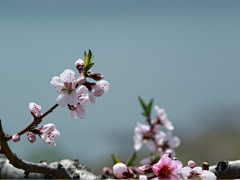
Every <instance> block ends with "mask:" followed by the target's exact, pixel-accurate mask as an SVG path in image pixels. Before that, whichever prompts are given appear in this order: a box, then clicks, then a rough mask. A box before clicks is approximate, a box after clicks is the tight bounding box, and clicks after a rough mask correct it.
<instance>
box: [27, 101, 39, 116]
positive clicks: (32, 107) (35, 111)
mask: <svg viewBox="0 0 240 180" xmlns="http://www.w3.org/2000/svg"><path fill="white" fill-rule="evenodd" d="M41 108H42V107H41V106H39V105H37V104H36V103H34V102H30V103H29V109H30V111H31V113H32V115H33V116H34V117H37V118H39V117H41Z"/></svg>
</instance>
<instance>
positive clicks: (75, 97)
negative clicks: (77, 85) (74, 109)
mask: <svg viewBox="0 0 240 180" xmlns="http://www.w3.org/2000/svg"><path fill="white" fill-rule="evenodd" d="M68 104H69V105H77V104H78V95H77V92H76V91H72V92H71V93H70V94H69V99H68Z"/></svg>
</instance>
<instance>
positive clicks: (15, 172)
mask: <svg viewBox="0 0 240 180" xmlns="http://www.w3.org/2000/svg"><path fill="white" fill-rule="evenodd" d="M42 164H45V162H42ZM59 164H61V165H62V167H61V168H65V169H66V170H67V171H68V173H69V174H70V175H71V177H74V179H80V178H81V180H98V179H105V178H106V177H105V176H96V175H94V174H93V173H92V172H91V171H90V169H89V168H87V167H86V166H85V165H83V164H79V163H78V161H77V160H75V161H72V160H69V159H64V160H61V161H59V162H53V163H51V164H49V165H50V166H52V167H59ZM61 165H60V166H61ZM24 178H29V179H52V178H53V179H54V177H53V176H51V175H44V174H40V173H26V172H25V171H24V170H22V169H18V168H15V167H14V166H12V165H11V164H10V163H9V160H8V159H7V158H0V179H24Z"/></svg>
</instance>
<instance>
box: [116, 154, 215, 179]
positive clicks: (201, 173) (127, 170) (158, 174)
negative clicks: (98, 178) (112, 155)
mask: <svg viewBox="0 0 240 180" xmlns="http://www.w3.org/2000/svg"><path fill="white" fill-rule="evenodd" d="M190 162H191V163H188V166H186V167H183V164H182V162H181V161H179V160H178V159H177V158H172V159H171V158H170V157H169V154H164V155H163V156H162V158H161V159H160V160H159V161H158V162H157V163H155V164H153V166H149V165H144V166H139V167H138V168H137V169H135V171H132V169H133V168H132V167H127V165H126V164H124V163H121V162H119V163H116V164H115V165H114V166H113V175H114V176H115V177H116V178H119V179H129V178H134V179H139V180H146V179H153V180H159V179H179V180H180V179H182V180H185V179H199V180H201V179H202V180H203V179H212V180H216V179H217V177H216V176H215V174H214V173H212V172H211V171H208V170H203V169H202V168H201V167H195V163H194V162H193V161H190ZM193 163H194V166H193V165H192V164H193ZM190 164H191V165H190ZM148 174H151V176H148Z"/></svg>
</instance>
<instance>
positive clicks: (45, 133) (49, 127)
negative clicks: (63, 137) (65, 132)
mask: <svg viewBox="0 0 240 180" xmlns="http://www.w3.org/2000/svg"><path fill="white" fill-rule="evenodd" d="M40 133H41V134H40V137H41V139H42V140H43V142H44V143H45V144H46V145H48V146H51V147H55V146H56V143H55V141H54V138H55V137H59V136H60V133H59V131H58V130H57V129H56V126H55V125H54V124H52V123H49V124H45V125H43V126H42V127H41V129H40Z"/></svg>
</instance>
